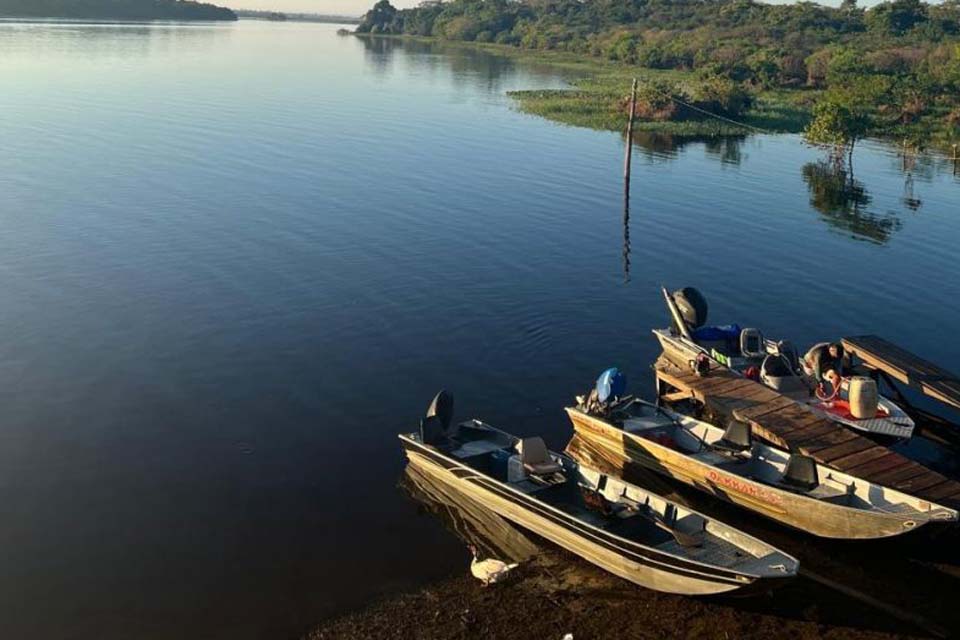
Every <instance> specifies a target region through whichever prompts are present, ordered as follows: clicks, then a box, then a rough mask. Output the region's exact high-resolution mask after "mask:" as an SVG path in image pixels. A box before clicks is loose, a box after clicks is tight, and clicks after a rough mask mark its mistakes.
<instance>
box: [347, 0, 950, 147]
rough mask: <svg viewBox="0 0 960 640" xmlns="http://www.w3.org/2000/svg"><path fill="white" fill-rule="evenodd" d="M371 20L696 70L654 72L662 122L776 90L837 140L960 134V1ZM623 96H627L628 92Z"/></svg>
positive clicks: (424, 8) (650, 7)
mask: <svg viewBox="0 0 960 640" xmlns="http://www.w3.org/2000/svg"><path fill="white" fill-rule="evenodd" d="M358 31H359V32H360V33H370V34H377V33H382V34H405V35H417V36H432V37H436V38H442V39H446V40H460V41H470V42H493V43H500V44H504V45H512V46H515V47H518V48H523V49H532V50H551V51H565V52H570V53H572V54H576V55H578V56H581V57H582V56H593V57H595V58H598V59H605V60H609V61H613V62H615V63H617V64H620V65H629V66H634V67H642V68H646V69H651V70H671V71H684V72H686V78H685V81H683V82H679V81H677V80H675V79H671V78H669V77H668V78H667V79H663V80H660V81H658V82H657V83H656V84H651V83H646V84H647V85H648V86H647V87H646V88H644V89H642V90H641V93H642V94H643V95H642V96H641V100H640V106H639V107H638V116H641V117H643V118H644V119H646V120H647V121H649V122H657V121H671V122H672V121H677V120H691V119H697V118H701V119H702V114H700V113H699V112H698V111H695V110H691V109H689V108H687V107H684V106H683V103H688V104H693V105H694V106H697V107H704V108H706V109H708V110H710V111H715V112H718V113H722V114H724V115H728V116H740V115H744V114H748V113H750V112H751V111H752V109H755V108H756V107H757V106H758V105H762V104H764V102H765V100H764V97H765V96H766V97H768V98H769V96H771V95H773V96H777V97H779V98H784V97H786V98H785V99H786V103H789V104H800V105H804V104H805V106H803V108H804V110H805V112H806V113H807V116H808V118H810V119H812V121H811V122H810V124H809V126H808V128H807V134H808V137H810V139H812V140H816V141H820V142H824V143H828V144H836V145H838V146H845V145H848V144H852V142H854V141H855V140H856V139H857V138H858V137H860V136H862V135H865V134H867V133H885V134H897V135H910V136H912V137H916V138H920V139H926V138H930V137H936V138H937V139H938V140H939V141H940V142H950V141H954V140H957V139H958V138H960V0H947V1H946V2H944V3H943V4H939V5H930V4H925V3H923V2H921V1H920V0H893V1H892V2H884V3H882V4H879V5H877V6H875V7H873V8H870V9H866V10H864V9H861V8H858V7H857V6H856V0H844V2H843V5H842V6H841V7H839V8H830V7H824V6H820V5H817V4H813V3H810V2H801V3H797V4H791V5H768V4H761V3H757V2H753V1H752V0H586V1H581V0H521V1H508V0H451V1H450V2H443V3H438V2H431V3H423V4H422V5H421V6H420V7H419V8H415V9H405V10H397V9H395V8H394V7H393V6H392V5H391V4H390V3H389V1H388V0H380V2H378V3H377V4H376V5H375V6H374V7H373V8H372V9H371V10H370V11H369V12H368V13H367V14H366V16H365V17H364V19H363V21H362V23H361V24H360V26H359V28H358ZM621 86H622V85H621ZM794 94H796V95H803V96H805V97H804V98H801V99H797V98H796V96H795V95H794ZM580 95H581V97H582V96H583V95H584V92H583V91H580ZM527 97H528V98H529V97H530V96H527ZM534 97H535V96H534ZM554 97H555V96H554ZM567 97H570V98H572V97H573V96H567ZM597 97H598V96H593V98H597ZM758 97H759V98H760V99H759V100H757V98H758ZM616 99H617V100H620V101H622V99H623V91H622V89H621V90H619V92H618V93H617V96H616ZM766 104H768V105H769V104H770V100H766ZM781 104H784V103H783V102H782V101H781ZM607 106H608V107H609V105H607ZM616 106H618V108H621V109H625V106H622V105H616ZM569 107H572V105H564V108H569ZM792 122H794V123H796V120H792Z"/></svg>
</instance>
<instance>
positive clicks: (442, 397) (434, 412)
mask: <svg viewBox="0 0 960 640" xmlns="http://www.w3.org/2000/svg"><path fill="white" fill-rule="evenodd" d="M434 416H436V417H437V418H439V419H440V423H441V425H443V428H444V430H446V429H449V428H450V422H451V421H452V420H453V395H452V394H451V393H450V392H449V391H447V390H446V389H444V390H441V391H440V393H438V394H437V395H436V396H434V398H433V402H431V403H430V406H429V407H427V417H428V418H432V417H434Z"/></svg>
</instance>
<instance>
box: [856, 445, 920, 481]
mask: <svg viewBox="0 0 960 640" xmlns="http://www.w3.org/2000/svg"><path fill="white" fill-rule="evenodd" d="M886 452H887V454H886V455H885V456H882V457H880V458H877V459H876V460H871V461H870V462H864V463H863V464H858V465H857V466H855V467H849V468H847V469H845V471H846V472H847V473H849V474H850V475H854V476H859V477H861V478H865V479H867V480H869V481H870V482H874V480H873V476H874V475H875V474H877V473H880V472H881V471H888V470H890V469H901V468H903V467H904V466H906V465H907V459H906V458H904V457H903V456H901V455H900V454H899V453H894V452H893V451H890V450H889V449H887V450H886Z"/></svg>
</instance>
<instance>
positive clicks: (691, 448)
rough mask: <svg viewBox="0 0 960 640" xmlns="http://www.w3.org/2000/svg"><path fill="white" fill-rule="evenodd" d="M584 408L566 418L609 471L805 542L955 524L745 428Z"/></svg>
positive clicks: (630, 402) (620, 407)
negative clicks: (683, 490)
mask: <svg viewBox="0 0 960 640" xmlns="http://www.w3.org/2000/svg"><path fill="white" fill-rule="evenodd" d="M578 400H582V399H578ZM585 402H587V401H586V400H582V401H581V402H579V404H578V406H576V407H568V408H567V414H568V415H569V416H570V419H571V421H572V422H573V427H574V430H575V431H576V434H577V435H578V436H579V437H580V438H581V439H583V440H584V441H586V442H587V443H589V444H590V445H591V447H592V448H593V449H594V450H596V451H598V452H600V455H601V457H602V458H603V459H604V460H605V461H607V462H608V463H609V464H610V465H611V466H612V467H613V468H615V469H623V468H624V466H625V465H628V464H637V465H641V466H643V467H646V468H648V469H651V470H653V471H655V472H657V473H660V474H663V475H665V476H668V477H671V478H674V479H676V480H679V481H680V482H684V483H686V484H688V485H691V486H693V487H696V488H697V489H700V490H701V491H705V492H707V493H709V494H711V495H714V496H716V497H718V498H720V499H722V500H726V501H727V502H732V503H734V504H737V505H739V506H741V507H744V508H746V509H749V510H751V511H754V512H756V513H759V514H761V515H764V516H766V517H768V518H771V519H773V520H776V521H778V522H782V523H783V524H787V525H790V526H792V527H795V528H797V529H801V530H803V531H806V532H809V533H811V534H813V535H817V536H822V537H827V538H849V539H863V538H884V537H889V536H896V535H899V534H902V533H906V532H908V531H913V530H915V529H918V528H919V527H922V526H924V525H927V524H929V523H949V522H956V521H957V517H958V514H957V512H956V511H955V510H953V509H950V508H947V507H943V506H941V505H937V504H933V503H931V502H928V501H926V500H922V499H920V498H916V497H914V496H910V495H907V494H905V493H901V492H899V491H895V490H893V489H890V488H887V487H883V486H880V485H877V484H873V483H870V482H868V481H866V480H863V479H862V478H857V477H855V476H852V475H849V474H846V473H842V472H840V471H837V470H835V469H831V468H829V467H826V466H823V465H820V464H818V463H817V462H816V461H815V460H813V459H812V458H810V457H807V456H805V455H803V454H800V453H796V454H793V455H791V454H790V453H789V452H787V451H784V450H782V449H777V448H775V447H772V446H769V445H767V444H764V443H760V442H756V441H754V440H753V439H752V437H751V433H750V427H749V426H748V425H746V424H744V423H740V422H732V423H731V424H730V425H729V426H728V427H727V428H726V429H721V428H720V427H717V426H714V425H712V424H709V423H707V422H704V421H702V420H697V419H695V418H692V417H690V416H687V415H683V414H681V413H678V412H675V411H671V410H669V409H666V408H663V407H657V406H656V405H653V404H650V403H648V402H644V401H642V400H637V399H634V398H630V397H626V398H624V399H623V400H620V401H618V402H615V403H613V404H611V405H609V406H606V407H602V408H601V409H600V410H599V411H598V410H597V408H596V404H595V403H592V404H591V405H590V406H587V405H586V404H585Z"/></svg>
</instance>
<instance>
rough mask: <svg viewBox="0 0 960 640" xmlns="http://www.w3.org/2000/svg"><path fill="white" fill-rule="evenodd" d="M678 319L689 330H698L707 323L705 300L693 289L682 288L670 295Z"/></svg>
mask: <svg viewBox="0 0 960 640" xmlns="http://www.w3.org/2000/svg"><path fill="white" fill-rule="evenodd" d="M671 297H672V298H673V303H674V304H675V305H677V311H679V312H680V317H682V318H683V321H684V322H686V323H687V326H688V327H690V328H691V329H699V328H700V327H702V326H703V325H704V324H706V322H707V300H706V299H705V298H704V297H703V295H702V294H701V293H700V292H699V291H697V290H696V289H694V288H693V287H684V288H683V289H680V290H679V291H674V292H673V293H672V294H671Z"/></svg>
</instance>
